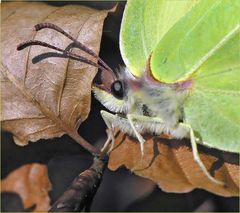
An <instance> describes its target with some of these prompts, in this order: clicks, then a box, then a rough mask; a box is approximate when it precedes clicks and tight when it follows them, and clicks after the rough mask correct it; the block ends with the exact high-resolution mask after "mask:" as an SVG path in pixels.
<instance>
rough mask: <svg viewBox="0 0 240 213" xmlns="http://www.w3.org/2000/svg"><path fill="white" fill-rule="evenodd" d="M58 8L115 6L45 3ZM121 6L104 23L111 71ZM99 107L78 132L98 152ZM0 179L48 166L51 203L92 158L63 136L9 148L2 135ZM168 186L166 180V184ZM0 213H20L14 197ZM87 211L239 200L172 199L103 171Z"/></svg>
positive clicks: (230, 207)
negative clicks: (23, 168)
mask: <svg viewBox="0 0 240 213" xmlns="http://www.w3.org/2000/svg"><path fill="white" fill-rule="evenodd" d="M46 3H47V4H50V5H55V6H63V5H66V4H80V5H86V6H89V7H93V8H97V9H109V8H112V7H113V6H114V5H115V4H116V3H114V2H109V1H107V2H104V1H102V2H95V1H92V2H88V1H82V2H46ZM124 6H125V2H119V6H118V9H117V11H116V12H115V13H111V14H110V15H109V16H108V17H107V18H106V20H105V24H104V30H103V37H102V42H101V51H100V57H101V58H103V59H104V61H106V62H107V64H109V65H110V67H112V68H113V69H116V68H119V65H123V61H122V58H121V55H120V52H119V45H118V44H119V30H120V24H121V18H122V12H123V9H124ZM101 109H103V106H101V104H100V103H99V102H98V101H97V100H95V99H94V98H93V97H92V107H91V112H90V115H89V118H88V119H87V121H86V122H85V123H83V125H81V127H80V129H79V132H80V134H81V135H82V136H83V137H84V138H85V139H86V140H88V141H89V142H91V143H92V144H94V145H95V146H98V147H101V146H102V144H103V143H104V141H105V139H106V134H105V129H106V127H105V124H104V122H103V120H102V119H101V116H100V113H99V112H100V110H101ZM1 146H2V147H1V148H2V149H1V168H2V172H1V178H4V177H6V176H7V175H8V174H9V173H10V172H11V171H13V170H14V169H17V168H18V167H20V166H22V165H24V164H26V163H31V162H38V163H43V164H47V166H48V170H49V178H50V181H51V183H52V191H51V192H50V197H51V201H52V202H54V201H55V200H56V199H57V198H58V197H59V196H60V195H61V194H62V193H63V192H64V191H65V190H66V188H67V187H68V186H69V184H70V183H71V182H72V180H73V179H74V178H75V177H76V176H77V175H78V174H79V173H80V172H82V171H83V170H85V169H87V168H88V167H89V166H90V165H91V163H92V157H91V156H90V155H89V154H88V153H87V152H85V151H84V150H83V149H82V148H81V147H80V146H79V145H78V144H77V143H76V142H74V141H73V140H72V139H71V138H70V137H68V136H67V135H64V136H63V137H61V138H56V139H53V140H47V141H46V140H40V141H39V142H37V143H30V144H29V145H28V146H26V147H19V146H17V145H15V144H14V142H13V139H12V136H11V134H9V133H6V132H2V145H1ZM169 181H171V180H169ZM1 208H2V209H1V211H11V212H12V211H23V206H22V202H21V200H20V197H19V196H18V195H17V194H14V193H2V195H1ZM91 211H236V212H239V199H238V198H224V197H220V196H216V195H214V194H212V193H209V192H206V191H204V190H194V191H192V192H190V193H185V194H175V193H165V192H163V191H161V189H159V188H158V187H157V186H156V185H155V184H154V183H153V182H151V181H150V180H147V179H145V178H141V177H138V176H135V175H134V174H132V173H131V172H130V171H128V170H127V169H125V168H121V169H118V170H117V171H115V172H112V171H110V170H108V169H107V170H106V172H105V174H104V176H103V182H102V184H101V186H100V188H99V190H98V192H97V194H96V196H95V198H94V201H93V204H92V207H91Z"/></svg>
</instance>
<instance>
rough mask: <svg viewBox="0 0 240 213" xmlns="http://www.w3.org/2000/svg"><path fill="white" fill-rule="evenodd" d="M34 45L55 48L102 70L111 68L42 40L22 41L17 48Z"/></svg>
mask: <svg viewBox="0 0 240 213" xmlns="http://www.w3.org/2000/svg"><path fill="white" fill-rule="evenodd" d="M32 45H38V46H43V47H47V48H50V49H53V50H57V51H59V52H62V53H64V54H65V55H66V56H68V57H70V58H73V59H77V60H79V61H81V62H83V63H86V64H89V65H92V66H94V67H97V68H99V69H101V70H105V71H108V72H109V70H108V69H106V68H105V67H103V66H101V65H99V64H97V63H95V62H93V61H91V60H89V59H87V58H84V57H82V56H80V55H77V54H75V53H71V52H69V51H67V50H63V49H61V48H59V47H56V46H53V45H50V44H48V43H45V42H42V41H38V40H29V41H26V42H23V43H21V44H19V45H18V46H17V50H22V49H25V48H26V47H29V46H32Z"/></svg>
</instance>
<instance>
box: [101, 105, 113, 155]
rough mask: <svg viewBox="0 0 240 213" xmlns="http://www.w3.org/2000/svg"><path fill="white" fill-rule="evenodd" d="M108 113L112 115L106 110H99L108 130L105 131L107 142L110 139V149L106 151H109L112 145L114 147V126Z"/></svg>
mask: <svg viewBox="0 0 240 213" xmlns="http://www.w3.org/2000/svg"><path fill="white" fill-rule="evenodd" d="M109 115H112V114H111V113H108V112H106V111H104V110H102V111H101V116H102V118H103V120H104V122H105V124H106V126H107V128H108V130H109V131H108V132H107V135H108V139H107V141H108V143H109V141H110V140H111V147H110V149H109V151H108V152H111V151H112V149H113V147H114V141H115V138H114V133H113V129H114V126H113V123H112V122H111V117H110V116H109Z"/></svg>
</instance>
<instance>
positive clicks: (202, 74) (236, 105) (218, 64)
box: [184, 33, 240, 152]
mask: <svg viewBox="0 0 240 213" xmlns="http://www.w3.org/2000/svg"><path fill="white" fill-rule="evenodd" d="M198 72H199V74H198V75H196V76H194V78H193V83H194V85H193V88H192V91H191V94H190V96H189V97H188V99H187V101H186V105H185V106H184V112H185V120H186V122H187V123H189V124H190V125H191V126H192V128H193V130H195V132H196V133H198V135H200V137H201V138H202V141H203V142H204V143H205V144H206V145H209V146H211V147H216V148H218V149H222V150H225V151H231V152H240V33H237V34H235V35H234V36H233V37H232V38H231V39H229V41H228V42H226V44H225V45H224V46H223V47H222V48H221V49H219V51H218V52H217V53H216V54H215V55H213V56H212V57H211V58H209V59H208V60H207V62H205V63H204V64H203V65H202V66H201V67H200V68H199V70H198Z"/></svg>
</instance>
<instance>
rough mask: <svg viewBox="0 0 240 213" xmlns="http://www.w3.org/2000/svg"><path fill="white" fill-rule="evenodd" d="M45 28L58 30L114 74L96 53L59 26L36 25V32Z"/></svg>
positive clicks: (50, 24) (48, 24) (49, 24)
mask: <svg viewBox="0 0 240 213" xmlns="http://www.w3.org/2000/svg"><path fill="white" fill-rule="evenodd" d="M44 28H49V29H53V30H56V31H57V32H59V33H62V34H63V35H65V36H66V37H67V38H69V39H70V40H72V41H73V42H74V44H76V45H77V46H78V47H79V49H81V50H82V51H84V52H86V53H88V54H89V55H91V56H93V57H94V58H96V59H98V61H99V63H101V64H102V66H104V67H105V68H106V69H107V70H109V71H111V72H113V70H112V69H111V68H110V67H109V66H108V65H107V64H106V63H105V62H104V61H103V60H102V59H101V58H100V57H99V56H98V55H97V54H96V53H94V52H93V51H92V50H90V49H89V48H88V47H86V46H85V45H84V44H82V43H81V42H79V41H78V40H76V39H75V38H73V37H72V36H71V35H70V34H68V33H67V32H66V31H64V30H63V29H62V28H60V27H58V26H57V25H55V24H52V23H40V24H37V25H35V29H36V31H39V30H41V29H44Z"/></svg>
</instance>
